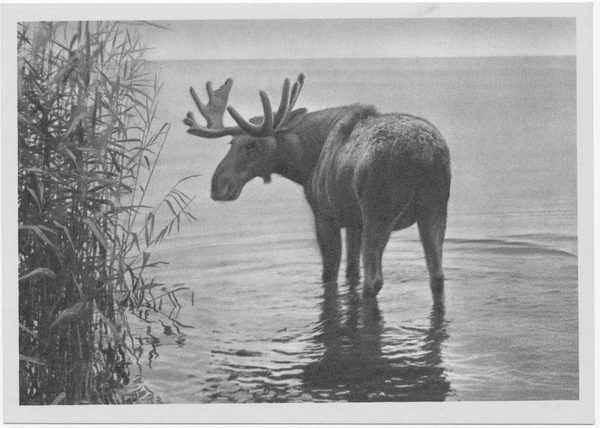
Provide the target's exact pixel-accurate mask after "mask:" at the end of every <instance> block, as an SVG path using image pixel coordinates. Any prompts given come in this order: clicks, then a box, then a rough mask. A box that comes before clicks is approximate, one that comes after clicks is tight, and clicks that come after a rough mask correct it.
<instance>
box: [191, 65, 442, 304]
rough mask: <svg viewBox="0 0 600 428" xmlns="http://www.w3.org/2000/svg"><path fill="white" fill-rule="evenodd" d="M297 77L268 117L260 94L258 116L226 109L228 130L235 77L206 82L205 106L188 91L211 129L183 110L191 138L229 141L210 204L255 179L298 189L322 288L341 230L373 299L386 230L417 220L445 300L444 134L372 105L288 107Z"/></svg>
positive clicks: (354, 273)
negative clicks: (307, 210)
mask: <svg viewBox="0 0 600 428" xmlns="http://www.w3.org/2000/svg"><path fill="white" fill-rule="evenodd" d="M303 80H304V79H303V75H300V77H299V79H298V82H296V83H295V84H294V87H293V88H292V93H291V95H290V94H289V81H288V80H287V79H286V81H285V83H284V89H283V96H282V102H281V105H280V108H279V110H278V112H277V114H275V116H274V117H273V113H272V111H271V108H270V103H269V101H268V98H267V97H266V94H265V93H264V92H261V93H260V94H261V99H262V100H263V109H264V116H263V117H262V118H254V119H251V120H250V123H248V122H246V121H244V120H243V119H242V118H241V117H240V116H239V114H238V113H237V112H236V111H235V109H233V108H231V107H229V108H228V110H229V112H230V114H231V115H232V116H233V118H234V119H235V120H236V122H237V123H238V125H239V127H233V128H232V127H230V128H225V127H224V126H223V125H222V115H223V113H224V110H225V105H226V99H227V95H228V92H229V89H230V88H231V83H232V82H231V80H228V82H226V84H225V85H223V86H222V87H221V88H220V89H219V90H218V91H212V88H211V87H210V84H209V85H208V86H207V90H208V93H209V96H210V98H211V102H210V103H209V104H208V105H203V104H202V103H201V102H200V100H199V98H198V96H197V95H196V93H195V92H194V91H193V90H192V96H193V97H194V100H195V101H196V104H197V105H198V107H199V109H200V111H201V112H202V113H203V115H204V116H205V117H206V119H207V121H208V124H209V126H208V127H202V126H200V125H198V123H197V122H196V121H195V119H194V116H193V114H192V113H188V117H187V118H186V120H185V121H184V122H185V123H186V124H187V125H188V126H190V129H189V130H188V132H189V133H191V134H193V135H198V136H201V137H205V138H216V136H219V137H220V136H223V135H233V136H234V138H233V139H232V141H231V149H230V151H229V152H228V154H227V155H226V156H225V158H224V159H223V160H222V161H221V163H220V164H219V165H218V167H217V169H216V171H215V173H214V175H213V181H212V190H211V196H212V198H213V199H215V200H228V201H230V200H235V199H237V198H238V197H239V195H240V193H241V191H242V188H243V186H244V185H245V183H247V182H248V181H250V180H251V179H253V178H255V177H262V178H263V179H264V180H265V182H269V181H270V177H271V174H279V175H281V176H283V177H286V178H288V179H290V180H292V181H294V182H296V183H298V184H300V185H302V186H303V187H304V193H305V196H306V199H307V201H308V203H309V205H310V207H311V209H312V212H313V214H314V217H315V229H316V235H317V241H318V243H319V247H320V250H321V256H322V260H323V273H322V279H323V282H324V283H334V282H336V281H337V276H338V271H339V267H340V261H341V255H342V254H341V253H342V241H341V229H342V228H345V229H346V276H347V277H348V278H358V277H359V276H360V260H361V254H362V260H363V266H364V284H363V292H364V294H365V295H368V296H375V295H376V294H377V293H378V292H379V290H380V289H381V287H382V285H383V277H382V265H381V261H382V255H383V251H384V249H385V246H386V244H387V242H388V240H389V237H390V234H391V232H392V231H394V230H400V229H404V228H407V227H409V226H411V225H413V224H414V223H417V225H418V227H419V233H420V237H421V242H422V245H423V249H424V252H425V258H426V262H427V267H428V271H429V276H430V286H431V290H432V292H433V294H434V296H435V297H441V296H442V294H443V289H444V274H443V270H442V246H443V240H444V234H445V227H446V215H447V203H448V198H449V193H450V155H449V151H448V147H447V145H446V143H445V141H444V139H443V137H442V136H441V134H440V133H439V132H438V131H437V130H436V129H435V127H434V126H433V125H431V124H430V123H429V122H427V121H425V120H423V119H420V118H418V117H415V116H411V115H407V114H380V113H378V112H377V110H376V109H375V108H374V107H372V106H365V105H360V104H354V105H350V106H345V107H338V108H331V109H326V110H321V111H317V112H311V113H307V112H306V111H305V110H304V109H299V110H292V107H293V104H294V102H295V100H296V98H297V96H298V93H299V91H300V89H301V87H302V84H303ZM211 123H212V124H213V125H215V123H216V126H212V127H211ZM260 123H262V125H260ZM225 132H226V133H225Z"/></svg>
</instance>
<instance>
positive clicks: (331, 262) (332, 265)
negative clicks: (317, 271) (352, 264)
mask: <svg viewBox="0 0 600 428" xmlns="http://www.w3.org/2000/svg"><path fill="white" fill-rule="evenodd" d="M315 226H316V229H317V241H318V242H319V247H320V249H321V257H322V259H323V282H324V283H326V284H327V283H333V282H337V277H338V271H339V269H340V260H341V257H342V239H341V236H340V228H339V227H338V226H337V225H336V224H335V222H334V221H332V220H327V219H323V218H318V217H317V218H316V219H315Z"/></svg>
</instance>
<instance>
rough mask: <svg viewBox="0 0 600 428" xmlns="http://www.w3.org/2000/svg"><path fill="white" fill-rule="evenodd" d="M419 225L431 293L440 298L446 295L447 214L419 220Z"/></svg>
mask: <svg viewBox="0 0 600 428" xmlns="http://www.w3.org/2000/svg"><path fill="white" fill-rule="evenodd" d="M417 223H418V225H419V235H420V236H421V243H422V244H423V250H424V252H425V260H426V261H427V270H428V271H429V285H430V287H431V292H432V293H433V295H434V297H440V296H442V295H443V293H444V271H443V269H442V250H443V245H444V235H445V234H446V214H438V215H436V216H429V217H425V218H422V219H420V220H418V221H417Z"/></svg>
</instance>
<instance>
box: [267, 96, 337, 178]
mask: <svg viewBox="0 0 600 428" xmlns="http://www.w3.org/2000/svg"><path fill="white" fill-rule="evenodd" d="M343 109H344V108H343V107H339V108H331V109H326V110H321V111H316V112H312V113H308V114H307V115H306V116H305V117H304V119H303V120H302V122H300V124H299V125H298V126H296V127H295V128H294V129H293V130H290V131H287V132H284V133H282V134H281V135H279V136H277V152H276V155H275V164H274V168H273V172H274V173H275V174H279V175H281V176H283V177H285V178H287V179H289V180H292V181H293V182H295V183H298V184H300V185H301V186H305V185H306V183H307V182H308V181H309V179H310V177H311V175H312V172H313V170H314V169H315V167H316V165H317V162H318V161H319V156H320V155H321V150H322V149H323V145H324V144H325V140H327V136H328V135H329V131H330V129H331V125H332V124H333V123H334V122H335V120H336V118H337V117H338V116H339V115H340V113H341V112H343Z"/></svg>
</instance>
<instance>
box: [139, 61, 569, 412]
mask: <svg viewBox="0 0 600 428" xmlns="http://www.w3.org/2000/svg"><path fill="white" fill-rule="evenodd" d="M162 67H163V78H164V79H165V80H166V84H165V88H164V100H163V107H162V110H161V111H160V112H159V113H160V115H161V118H162V119H164V120H165V121H169V122H172V123H173V129H172V131H171V137H170V142H169V146H168V147H167V148H166V149H165V157H164V159H163V163H162V166H161V170H160V171H159V177H158V178H157V188H156V189H155V195H156V198H159V197H160V196H161V194H162V193H163V192H164V191H165V190H168V189H169V188H170V187H171V186H172V185H173V184H174V183H175V182H176V181H177V180H178V179H179V178H181V177H184V176H186V175H189V174H197V173H202V174H203V175H202V176H201V177H200V178H198V179H196V180H194V181H193V182H191V183H187V186H188V187H186V188H185V190H186V192H187V193H188V194H197V195H198V196H197V198H196V200H195V202H196V205H195V206H194V208H193V213H194V215H195V216H196V217H197V218H198V220H199V221H198V223H194V224H191V225H187V226H185V227H183V228H182V230H181V232H180V234H179V235H176V236H172V237H170V238H169V239H167V240H166V241H165V243H164V245H163V246H162V247H161V248H160V249H158V250H156V251H154V252H153V253H152V255H153V257H155V258H156V259H160V260H167V261H169V262H170V264H169V265H168V266H167V267H165V268H162V269H160V271H158V272H157V274H156V275H157V280H158V281H159V282H161V283H165V284H167V287H170V288H169V289H173V288H177V287H180V286H181V285H180V284H184V286H185V287H187V289H185V290H182V291H180V292H179V293H178V294H177V299H178V301H177V302H174V301H172V300H170V299H169V298H168V297H167V296H165V297H163V298H162V302H161V303H160V311H159V313H156V312H154V311H151V310H142V311H140V312H139V313H137V314H132V315H131V316H130V317H129V322H130V326H131V330H132V334H133V338H134V343H135V345H136V347H137V351H136V352H137V356H138V360H137V361H136V362H135V364H134V365H133V366H132V382H133V384H135V385H137V388H138V389H139V390H140V391H143V394H144V397H145V398H146V399H148V401H154V402H156V401H159V402H169V403H213V402H303V401H310V402H327V401H443V400H463V401H470V400H575V399H577V398H578V383H579V377H578V321H577V320H578V312H577V296H578V294H577V286H578V285H577V266H578V265H577V211H576V207H577V203H576V201H577V200H576V172H577V169H576V116H575V59H574V58H500V59H498V58H496V59H492V58H475V59H464V58H463V59H460V58H455V59H403V60H375V61H373V60H330V61H315V60H304V61H303V60H296V61H193V62H168V63H164V64H162ZM299 71H304V72H305V73H306V75H307V83H306V87H305V89H304V91H303V93H302V95H301V97H300V100H299V102H298V105H299V106H307V107H309V108H313V109H314V108H319V107H325V106H334V105H341V104H345V103H350V102H356V101H361V102H365V103H373V104H376V105H377V106H378V107H379V108H380V110H381V111H384V112H385V111H402V112H410V113H413V114H417V115H421V116H423V117H425V118H427V119H429V120H430V121H432V122H433V123H434V124H435V125H436V126H437V127H438V128H439V129H440V131H441V132H442V134H443V135H444V136H445V138H446V140H447V141H448V144H449V146H450V149H451V154H452V162H453V186H452V194H451V198H450V214H449V220H448V231H447V239H446V243H445V255H444V267H445V272H446V276H447V282H446V302H445V306H444V307H443V308H440V307H433V302H432V299H431V295H430V291H429V287H428V275H427V270H426V267H425V261H424V257H423V254H422V249H421V245H420V243H419V239H418V233H417V230H416V228H415V227H413V228H410V229H407V230H404V231H400V232H396V233H395V234H394V235H392V239H391V240H390V243H389V244H388V247H387V249H386V253H385V255H384V278H385V284H384V287H383V289H382V291H381V292H380V293H379V296H378V298H377V300H376V301H375V300H369V301H365V300H363V299H362V298H361V294H360V289H361V286H360V284H355V283H345V282H343V281H341V282H340V284H339V285H338V286H337V287H333V288H327V289H326V288H324V287H323V286H322V285H321V283H320V282H319V277H320V269H321V264H320V256H319V252H318V248H317V246H316V242H315V239H314V237H313V223H312V216H311V214H310V212H309V210H308V208H307V206H306V203H305V202H304V200H303V195H302V190H301V189H300V188H299V187H298V186H296V185H294V184H293V183H290V182H287V181H285V180H284V179H282V178H277V177H276V178H275V179H274V181H273V183H272V184H270V185H268V186H264V185H263V184H262V183H261V182H259V181H258V180H255V181H252V182H251V183H249V184H248V185H247V186H246V188H245V189H244V191H243V192H242V195H241V197H240V199H239V200H238V201H236V202H233V203H216V202H213V201H211V200H210V196H209V188H210V177H211V175H212V172H213V171H214V169H215V167H216V165H217V164H218V162H219V160H220V159H221V158H222V157H223V156H224V154H225V153H226V151H227V149H228V146H227V145H226V144H224V143H226V142H227V139H226V138H225V139H222V140H218V141H206V140H201V139H198V138H194V137H191V136H188V135H187V134H185V127H184V126H183V125H179V123H180V121H181V118H182V117H183V116H184V115H185V113H186V112H187V110H191V109H192V107H193V106H192V103H191V102H190V100H188V99H187V98H188V92H187V88H188V87H189V86H190V85H191V84H193V85H195V86H196V87H197V88H198V89H201V88H202V87H203V86H204V82H205V80H209V79H212V80H213V81H215V82H218V83H217V84H220V83H222V82H223V81H224V80H225V79H226V78H227V77H229V76H232V77H234V80H235V82H236V83H235V84H234V89H233V91H232V94H231V96H230V103H231V104H232V105H234V106H236V108H239V110H241V111H242V114H245V115H250V114H252V113H256V112H257V109H259V108H260V103H259V101H258V96H257V90H258V89H260V88H263V89H266V90H267V91H268V92H269V93H270V94H272V95H271V97H272V99H273V100H275V101H274V102H277V97H278V96H279V90H280V85H281V81H282V79H283V77H285V76H294V75H295V74H297V73H298V72H299ZM340 278H343V273H342V275H340ZM156 294H157V295H158V294H160V293H158V292H157V293H156ZM159 301H161V299H159Z"/></svg>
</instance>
